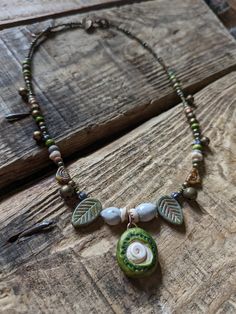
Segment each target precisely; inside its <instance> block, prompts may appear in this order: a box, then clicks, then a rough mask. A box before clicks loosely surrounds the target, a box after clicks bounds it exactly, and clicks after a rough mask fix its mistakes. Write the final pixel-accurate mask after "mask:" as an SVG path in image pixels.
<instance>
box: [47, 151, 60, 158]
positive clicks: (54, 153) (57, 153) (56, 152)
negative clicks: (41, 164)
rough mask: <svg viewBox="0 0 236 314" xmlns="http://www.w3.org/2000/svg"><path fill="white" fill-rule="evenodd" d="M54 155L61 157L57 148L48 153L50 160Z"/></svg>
mask: <svg viewBox="0 0 236 314" xmlns="http://www.w3.org/2000/svg"><path fill="white" fill-rule="evenodd" d="M56 157H61V153H60V152H59V150H54V151H53V152H52V153H51V154H50V155H49V158H50V159H51V160H54V159H55V158H56Z"/></svg>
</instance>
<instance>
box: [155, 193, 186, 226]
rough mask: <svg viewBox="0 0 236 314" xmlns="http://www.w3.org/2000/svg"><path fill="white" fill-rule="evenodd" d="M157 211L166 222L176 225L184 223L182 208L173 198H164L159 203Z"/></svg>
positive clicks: (166, 196)
mask: <svg viewBox="0 0 236 314" xmlns="http://www.w3.org/2000/svg"><path fill="white" fill-rule="evenodd" d="M157 210H158V212H159V214H160V215H161V216H162V217H163V218H164V219H165V220H167V221H169V222H170V223H172V224H174V225H181V224H182V223H183V221H184V217H183V211H182V207H181V206H180V204H179V203H178V202H177V201H176V200H175V199H174V198H173V197H171V196H168V195H165V196H162V197H161V198H160V199H159V200H158V201H157Z"/></svg>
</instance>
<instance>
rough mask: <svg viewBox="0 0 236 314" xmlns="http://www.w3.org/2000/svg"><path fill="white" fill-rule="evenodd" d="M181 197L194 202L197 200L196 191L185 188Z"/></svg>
mask: <svg viewBox="0 0 236 314" xmlns="http://www.w3.org/2000/svg"><path fill="white" fill-rule="evenodd" d="M183 197H185V198H187V199H190V200H195V199H196V198H197V190H196V189H194V188H192V187H189V188H186V189H184V190H183Z"/></svg>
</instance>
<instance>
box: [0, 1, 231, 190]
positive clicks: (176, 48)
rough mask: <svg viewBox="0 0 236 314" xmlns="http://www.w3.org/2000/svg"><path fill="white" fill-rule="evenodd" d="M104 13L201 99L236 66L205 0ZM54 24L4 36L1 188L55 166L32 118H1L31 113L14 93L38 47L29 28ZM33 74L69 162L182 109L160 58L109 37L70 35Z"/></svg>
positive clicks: (42, 52)
mask: <svg viewBox="0 0 236 314" xmlns="http://www.w3.org/2000/svg"><path fill="white" fill-rule="evenodd" d="M100 15H105V16H107V17H108V18H111V19H112V20H114V21H116V22H117V23H122V24H123V25H126V26H127V28H128V29H130V30H132V31H133V32H134V33H135V34H137V35H139V36H140V37H142V38H144V39H145V40H146V41H147V42H149V43H150V44H151V45H152V46H153V47H154V49H155V51H157V52H158V53H160V55H161V56H163V58H164V59H165V60H166V62H167V63H168V64H169V65H170V66H173V67H174V68H176V70H177V72H178V73H179V76H180V78H181V79H182V81H183V86H184V87H185V88H186V90H187V91H190V92H194V91H197V90H199V89H200V88H202V87H203V86H205V85H206V84H208V83H209V82H211V81H213V80H215V79H216V78H217V77H220V76H222V75H224V74H225V73H227V72H230V71H231V70H232V69H233V68H235V65H236V49H235V47H236V43H235V41H233V39H232V37H231V36H230V35H229V34H228V33H227V31H226V30H225V29H224V28H223V26H222V25H221V24H220V23H219V21H218V20H217V18H216V17H215V15H214V14H213V13H212V12H211V11H210V10H209V8H208V7H207V6H206V5H205V4H204V3H203V2H201V1H197V2H196V1H193V0H188V1H184V2H183V1H181V0H176V1H175V2H174V3H173V4H172V5H166V1H165V0H158V1H147V2H143V3H140V4H133V5H127V6H122V7H121V8H118V9H116V10H114V9H107V10H103V11H101V12H100ZM140 16H142V17H143V16H145V19H143V18H140ZM81 18H82V16H75V17H74V18H73V20H81ZM69 20H70V21H71V18H65V19H59V20H57V21H56V23H58V22H62V21H69ZM51 23H53V21H47V22H45V23H40V24H35V25H30V26H29V27H21V28H18V29H10V30H6V31H4V32H2V36H1V39H0V49H1V53H2V54H1V56H2V57H1V60H0V71H1V75H0V77H1V84H0V86H1V87H0V97H1V102H0V106H1V107H0V110H1V116H0V132H1V138H0V148H1V155H2V156H3V158H1V159H0V188H2V187H4V186H6V185H8V184H10V183H13V182H14V184H15V182H16V180H20V179H24V178H25V177H26V176H29V175H30V174H33V173H36V172H39V171H41V173H42V174H44V171H43V169H44V168H45V166H47V165H51V162H50V161H49V160H48V156H47V152H46V149H42V148H38V147H37V145H36V144H35V142H34V140H33V139H32V133H33V131H34V130H35V125H34V121H33V120H32V119H31V118H30V117H29V118H27V119H25V120H22V121H20V122H17V123H14V124H8V123H7V122H6V121H5V120H4V114H7V113H9V112H13V111H14V112H16V111H23V110H26V105H25V104H23V103H22V101H21V99H19V98H17V89H18V87H19V86H20V85H21V82H22V78H21V73H20V61H21V60H22V59H23V57H24V55H25V53H26V50H27V47H28V44H29V41H30V40H31V35H30V33H29V30H31V31H33V32H37V30H40V29H42V27H43V26H46V25H49V24H51ZM199 43H200V44H199ZM34 73H35V77H36V82H37V91H38V95H39V99H40V100H41V103H42V108H43V111H44V113H45V115H46V122H47V124H48V125H49V131H50V133H51V135H52V136H54V137H55V138H56V140H57V142H58V144H59V146H60V147H61V150H62V153H63V155H64V156H70V155H71V154H72V153H75V152H78V151H81V150H82V149H84V148H85V147H88V146H89V145H90V144H93V143H97V142H98V141H99V140H101V139H104V138H109V137H111V136H114V135H115V134H120V132H124V130H126V129H127V128H131V127H134V126H135V125H137V124H138V123H140V122H142V121H145V120H147V119H149V118H150V117H152V116H154V115H156V114H158V113H160V112H161V111H164V110H167V109H168V108H170V107H172V106H174V105H175V104H176V103H177V99H176V97H175V95H174V94H173V91H172V89H171V87H170V86H169V83H168V81H167V79H166V77H165V75H164V74H163V73H162V72H161V71H160V67H158V65H157V64H156V63H155V62H154V61H153V59H152V58H151V57H150V56H149V55H147V54H146V53H144V51H143V49H142V48H141V47H139V46H138V45H137V44H136V43H134V42H132V41H130V40H129V39H126V38H124V36H122V35H120V34H116V33H114V32H112V31H108V32H103V33H99V34H98V33H96V34H93V35H90V36H88V34H85V33H83V32H82V31H73V32H66V33H64V34H61V35H60V36H58V37H57V38H55V40H49V41H48V42H46V43H45V45H44V46H43V47H41V48H40V49H39V51H38V53H37V56H36V60H35V63H34Z"/></svg>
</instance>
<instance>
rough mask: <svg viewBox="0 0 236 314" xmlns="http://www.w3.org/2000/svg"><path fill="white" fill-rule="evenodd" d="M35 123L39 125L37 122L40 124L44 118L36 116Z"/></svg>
mask: <svg viewBox="0 0 236 314" xmlns="http://www.w3.org/2000/svg"><path fill="white" fill-rule="evenodd" d="M35 121H36V122H37V123H39V122H41V121H44V117H42V116H37V117H35Z"/></svg>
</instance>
